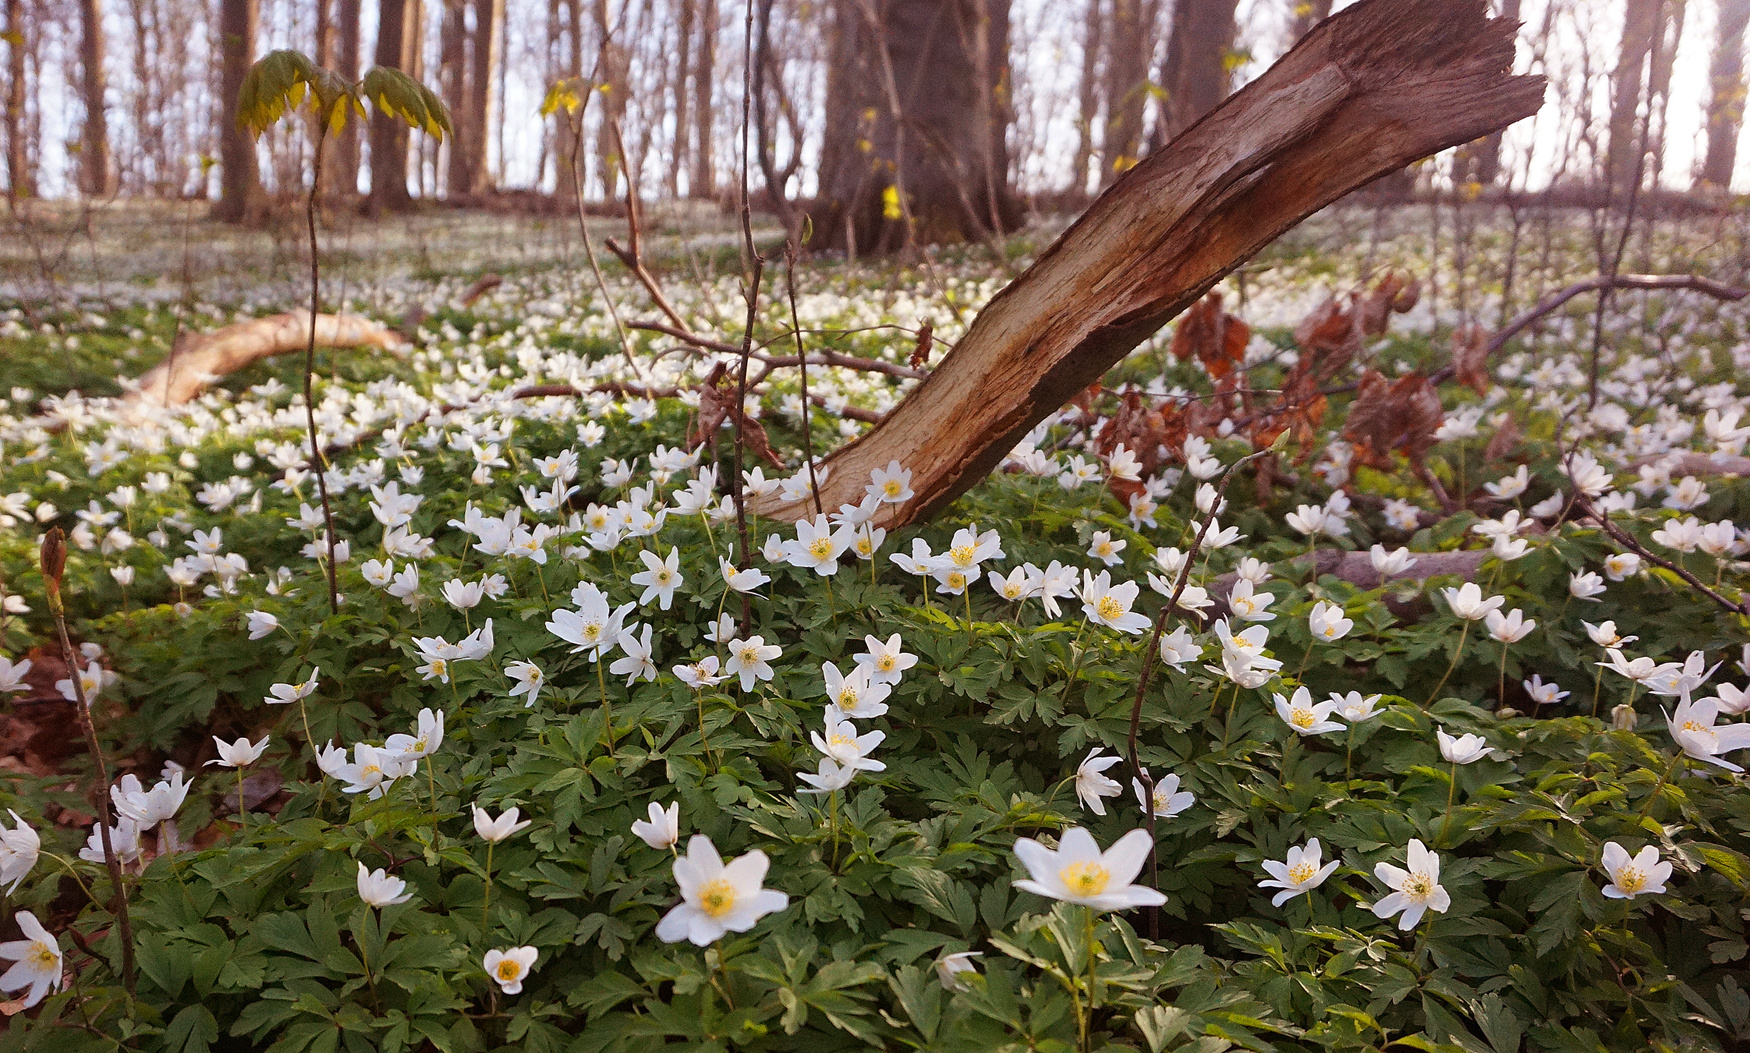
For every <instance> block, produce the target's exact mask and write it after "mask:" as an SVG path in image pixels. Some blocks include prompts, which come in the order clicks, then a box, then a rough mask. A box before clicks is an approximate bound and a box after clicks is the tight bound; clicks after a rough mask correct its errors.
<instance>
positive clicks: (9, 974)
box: [0, 910, 61, 1009]
mask: <svg viewBox="0 0 1750 1053" xmlns="http://www.w3.org/2000/svg"><path fill="white" fill-rule="evenodd" d="M14 919H15V920H16V921H17V922H18V928H19V929H20V930H21V931H22V932H23V933H24V939H22V940H12V941H9V942H7V943H0V958H7V959H10V960H11V961H12V962H13V965H12V968H10V969H8V970H6V973H5V975H3V976H0V991H24V992H25V995H24V1008H26V1009H29V1008H30V1007H31V1006H33V1005H36V1004H37V1003H38V1002H40V1001H42V1000H43V999H44V998H45V997H47V996H48V993H49V988H51V987H56V988H58V987H60V986H61V944H60V941H59V940H57V939H55V937H54V936H53V935H52V934H50V932H49V930H47V929H45V928H43V924H42V922H40V921H38V920H36V915H35V914H32V913H31V912H30V911H28V910H21V911H19V912H18V913H17V914H16V915H14Z"/></svg>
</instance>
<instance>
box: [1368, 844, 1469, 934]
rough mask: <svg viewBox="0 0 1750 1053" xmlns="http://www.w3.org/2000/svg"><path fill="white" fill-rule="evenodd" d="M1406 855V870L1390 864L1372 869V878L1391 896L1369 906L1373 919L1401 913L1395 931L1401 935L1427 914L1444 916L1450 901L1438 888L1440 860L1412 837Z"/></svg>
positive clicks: (1383, 864)
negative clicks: (1383, 885)
mask: <svg viewBox="0 0 1750 1053" xmlns="http://www.w3.org/2000/svg"><path fill="white" fill-rule="evenodd" d="M1407 854H1408V858H1407V859H1406V860H1405V862H1406V863H1407V864H1408V866H1409V869H1408V870H1402V869H1399V868H1398V867H1394V866H1392V865H1391V864H1390V863H1380V864H1378V865H1376V866H1375V867H1374V868H1373V876H1374V877H1376V878H1378V879H1379V880H1380V881H1381V882H1382V883H1384V884H1385V886H1386V887H1387V888H1389V889H1391V890H1392V894H1391V895H1389V896H1386V897H1385V898H1384V899H1381V900H1380V901H1379V902H1377V903H1375V904H1374V905H1373V913H1374V915H1375V916H1376V917H1380V918H1389V917H1391V916H1392V915H1393V914H1396V913H1398V912H1399V911H1402V912H1403V916H1402V917H1400V918H1399V919H1398V928H1399V929H1403V930H1405V931H1408V930H1410V929H1413V928H1415V927H1416V923H1417V922H1419V921H1421V920H1422V915H1423V914H1424V913H1426V912H1427V911H1430V910H1431V911H1433V912H1435V913H1436V914H1444V913H1446V908H1448V907H1450V906H1452V897H1451V896H1450V895H1448V894H1447V892H1446V889H1445V888H1444V887H1442V886H1441V884H1440V857H1439V856H1438V855H1436V854H1435V853H1433V852H1430V851H1428V848H1427V846H1426V845H1424V844H1422V842H1421V841H1419V840H1417V839H1416V838H1413V837H1412V838H1410V847H1409V851H1408V853H1407Z"/></svg>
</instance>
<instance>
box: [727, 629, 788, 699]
mask: <svg viewBox="0 0 1750 1053" xmlns="http://www.w3.org/2000/svg"><path fill="white" fill-rule="evenodd" d="M783 653H784V649H783V648H781V647H779V646H778V645H777V644H769V643H766V638H765V637H763V636H750V637H748V638H747V639H745V640H731V641H729V661H727V662H725V663H723V671H724V672H725V673H727V674H728V675H730V676H739V677H741V689H742V690H743V691H752V690H753V686H754V684H755V683H757V682H758V681H761V680H770V679H771V678H772V666H771V661H772V659H774V658H776V657H778V656H779V655H781V654H783Z"/></svg>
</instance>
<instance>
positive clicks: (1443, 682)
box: [1422, 618, 1471, 709]
mask: <svg viewBox="0 0 1750 1053" xmlns="http://www.w3.org/2000/svg"><path fill="white" fill-rule="evenodd" d="M1470 623H1471V620H1470V619H1469V618H1466V619H1465V620H1464V629H1463V630H1462V631H1460V632H1459V634H1458V646H1457V647H1454V648H1453V649H1452V661H1451V662H1449V663H1447V666H1446V672H1444V673H1442V674H1440V682H1439V683H1438V684H1435V685H1434V691H1433V693H1432V694H1430V695H1429V696H1428V701H1426V702H1424V703H1422V708H1423V709H1427V708H1428V707H1429V706H1431V705H1433V704H1434V700H1435V699H1437V698H1439V697H1440V689H1441V688H1443V687H1445V686H1446V681H1447V679H1448V678H1449V677H1451V676H1452V671H1453V670H1454V669H1456V668H1457V667H1458V656H1459V655H1461V654H1463V653H1464V641H1465V638H1466V637H1467V636H1469V635H1470Z"/></svg>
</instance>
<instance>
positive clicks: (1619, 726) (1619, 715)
mask: <svg viewBox="0 0 1750 1053" xmlns="http://www.w3.org/2000/svg"><path fill="white" fill-rule="evenodd" d="M1640 721H1641V718H1640V715H1639V714H1637V713H1636V712H1635V707H1633V706H1617V707H1616V708H1615V709H1612V710H1611V711H1610V726H1611V727H1613V728H1615V729H1616V730H1618V731H1633V730H1634V729H1635V725H1637V724H1639V723H1640Z"/></svg>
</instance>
